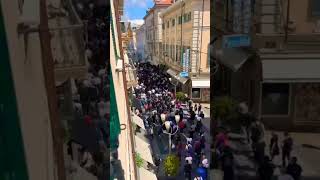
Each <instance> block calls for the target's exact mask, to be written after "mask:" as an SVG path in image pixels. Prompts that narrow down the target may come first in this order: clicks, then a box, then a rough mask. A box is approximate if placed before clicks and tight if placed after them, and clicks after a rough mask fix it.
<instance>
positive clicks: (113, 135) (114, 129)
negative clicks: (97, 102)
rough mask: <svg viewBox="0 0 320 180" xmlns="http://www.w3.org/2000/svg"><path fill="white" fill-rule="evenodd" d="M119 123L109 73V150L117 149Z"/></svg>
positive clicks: (112, 84)
mask: <svg viewBox="0 0 320 180" xmlns="http://www.w3.org/2000/svg"><path fill="white" fill-rule="evenodd" d="M120 131H121V130H120V121H119V114H118V107H117V100H116V93H115V90H114V83H113V78H112V73H110V148H111V150H115V149H117V148H118V137H119V134H120Z"/></svg>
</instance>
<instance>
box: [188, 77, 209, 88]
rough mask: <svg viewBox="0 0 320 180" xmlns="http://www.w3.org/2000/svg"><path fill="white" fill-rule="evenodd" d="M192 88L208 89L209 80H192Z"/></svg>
mask: <svg viewBox="0 0 320 180" xmlns="http://www.w3.org/2000/svg"><path fill="white" fill-rule="evenodd" d="M192 87H193V88H210V79H193V80H192Z"/></svg>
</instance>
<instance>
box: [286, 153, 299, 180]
mask: <svg viewBox="0 0 320 180" xmlns="http://www.w3.org/2000/svg"><path fill="white" fill-rule="evenodd" d="M297 161H298V159H297V157H292V158H291V162H290V163H289V165H288V166H287V173H288V174H290V175H291V176H292V177H293V179H294V180H300V179H301V173H302V168H301V166H300V165H299V164H298V163H297Z"/></svg>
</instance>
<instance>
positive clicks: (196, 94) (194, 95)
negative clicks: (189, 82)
mask: <svg viewBox="0 0 320 180" xmlns="http://www.w3.org/2000/svg"><path fill="white" fill-rule="evenodd" d="M192 98H193V99H200V98H201V95H200V88H192Z"/></svg>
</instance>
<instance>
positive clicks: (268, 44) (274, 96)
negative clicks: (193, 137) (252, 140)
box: [213, 0, 320, 130]
mask: <svg viewBox="0 0 320 180" xmlns="http://www.w3.org/2000/svg"><path fill="white" fill-rule="evenodd" d="M262 2H263V3H262ZM268 2H270V3H269V4H270V5H268V6H267V5H266V4H267V3H268ZM271 2H274V1H255V4H251V7H252V9H251V10H250V11H246V13H247V14H249V15H247V16H246V17H247V19H248V21H249V20H250V21H251V22H255V23H254V24H249V25H248V24H247V25H245V24H241V23H240V24H239V23H238V24H235V23H231V22H232V21H230V22H226V21H223V20H222V19H223V18H219V17H225V19H227V20H231V19H234V18H236V17H234V16H236V15H238V14H239V13H240V14H244V13H243V12H235V11H239V8H238V7H236V6H238V5H237V4H232V3H231V1H230V2H229V4H228V3H223V2H222V1H219V2H218V1H216V2H215V7H214V10H213V12H214V15H215V18H214V23H215V24H216V25H217V26H216V27H217V28H216V29H214V31H213V32H214V33H215V36H216V38H217V39H218V40H217V41H216V42H215V43H214V46H215V58H216V59H217V60H218V61H219V64H220V65H221V67H220V70H219V72H218V73H217V74H216V76H215V80H214V82H215V83H216V84H215V87H216V89H217V91H216V92H217V93H220V94H229V95H231V96H232V97H234V98H236V99H237V100H238V101H245V102H247V104H248V105H249V108H250V111H251V112H252V113H253V114H254V115H255V116H256V117H257V118H261V119H262V121H263V122H264V123H265V124H266V126H267V127H270V128H273V129H280V130H318V128H319V123H320V119H319V114H318V112H319V108H320V106H319V93H320V91H319V79H320V75H319V73H318V72H319V71H317V70H316V67H319V63H320V62H319V59H320V58H319V56H320V54H319V52H320V49H319V47H320V46H319V44H320V39H319V37H320V36H319V33H318V32H319V20H320V19H319V4H318V3H319V2H318V1H313V0H310V1H298V0H291V1H290V4H289V5H288V3H287V1H277V2H276V3H271ZM240 9H241V8H240ZM242 9H243V8H242ZM288 9H289V12H287V10H288ZM297 11H299V13H294V12H297ZM227 12H228V13H227ZM227 15H228V16H227ZM244 22H245V21H244ZM235 26H237V27H235ZM245 26H249V27H250V28H248V29H249V30H248V29H247V31H246V30H245V29H244V28H243V27H245ZM241 28H243V29H241ZM239 34H241V35H242V37H243V35H245V36H247V37H249V39H251V41H250V44H249V45H248V44H247V45H245V46H243V47H241V43H243V42H240V41H238V42H237V45H238V47H236V48H234V49H233V50H231V49H230V48H229V49H228V48H227V47H228V46H229V47H230V46H232V45H231V39H230V35H237V36H238V35H239ZM238 37H240V36H238ZM223 39H229V42H228V40H227V41H224V40H223ZM232 43H233V45H234V42H232ZM216 95H218V94H216Z"/></svg>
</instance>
